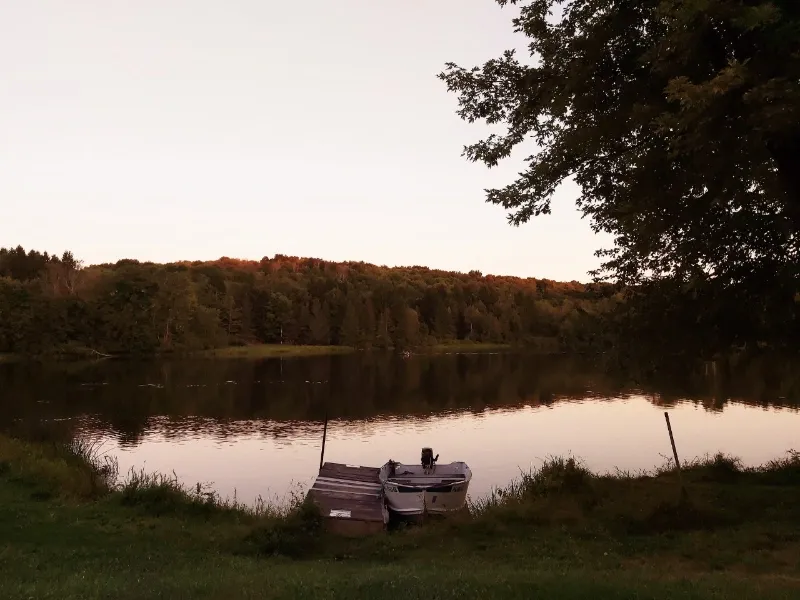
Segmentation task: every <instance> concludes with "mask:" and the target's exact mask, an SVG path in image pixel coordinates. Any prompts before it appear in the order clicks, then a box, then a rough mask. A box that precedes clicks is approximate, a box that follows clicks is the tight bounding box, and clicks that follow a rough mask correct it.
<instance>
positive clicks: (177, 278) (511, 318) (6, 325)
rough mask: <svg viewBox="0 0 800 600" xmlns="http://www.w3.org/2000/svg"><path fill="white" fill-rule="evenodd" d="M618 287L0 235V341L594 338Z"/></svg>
mask: <svg viewBox="0 0 800 600" xmlns="http://www.w3.org/2000/svg"><path fill="white" fill-rule="evenodd" d="M621 300H622V294H621V291H620V289H619V288H617V287H615V286H613V285H610V284H606V283H592V284H582V283H577V282H571V283H559V282H555V281H550V280H546V279H520V278H516V277H496V276H492V275H486V276H484V275H483V274H481V273H479V272H477V271H472V272H470V273H466V274H465V273H455V272H446V271H438V270H432V269H429V268H426V267H420V266H414V267H397V268H388V267H380V266H375V265H371V264H366V263H363V262H345V263H336V262H329V261H325V260H319V259H314V258H297V257H289V256H283V255H280V254H278V255H275V256H274V257H272V258H269V257H265V258H263V259H262V260H261V261H247V260H235V259H230V258H224V257H223V258H220V259H219V260H216V261H210V262H200V261H196V262H179V263H171V264H154V263H149V262H139V261H136V260H129V259H128V260H120V261H118V262H117V263H115V264H101V265H92V266H83V264H82V263H81V262H80V261H79V260H78V259H76V258H75V257H74V256H73V255H72V253H71V252H64V253H63V254H62V255H61V256H58V255H57V254H48V253H47V252H39V251H36V250H28V251H26V250H25V249H24V248H22V247H19V246H18V247H16V248H0V352H1V353H15V354H21V355H47V354H61V353H67V354H69V353H80V352H85V351H86V350H88V349H90V350H93V351H97V352H100V353H107V354H145V355H146V354H154V353H158V352H186V351H194V350H202V349H210V348H219V347H226V346H241V345H248V344H258V343H268V344H304V345H305V344H308V345H340V346H350V347H354V348H365V349H367V348H394V349H407V348H416V347H420V346H426V345H431V344H441V343H448V342H451V341H474V342H492V343H507V344H513V345H519V346H533V347H536V348H538V349H546V350H550V351H560V350H585V349H588V348H596V347H598V346H602V344H603V343H604V341H603V340H602V339H600V338H601V337H602V336H601V334H600V332H599V329H598V327H597V323H598V322H600V318H601V316H602V315H604V314H606V313H609V312H610V311H613V310H614V309H615V307H616V306H618V305H619V303H620V302H621Z"/></svg>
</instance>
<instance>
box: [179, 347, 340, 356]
mask: <svg viewBox="0 0 800 600" xmlns="http://www.w3.org/2000/svg"><path fill="white" fill-rule="evenodd" d="M351 352H354V349H353V348H351V347H349V346H296V345H292V344H254V345H252V346H231V347H228V348H217V349H214V350H204V351H203V352H199V353H196V354H195V356H206V357H214V358H270V357H274V356H284V357H295V356H329V355H332V354H349V353H351Z"/></svg>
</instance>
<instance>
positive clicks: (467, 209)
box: [0, 0, 611, 281]
mask: <svg viewBox="0 0 800 600" xmlns="http://www.w3.org/2000/svg"><path fill="white" fill-rule="evenodd" d="M514 14H515V12H514V10H513V8H512V9H509V8H505V9H501V8H500V7H499V6H498V5H497V4H496V3H495V2H494V1H493V0H468V1H464V0H437V1H436V2H430V1H428V0H407V1H405V2H393V3H390V2H375V1H368V0H338V1H337V2H331V1H330V0H307V1H306V2H265V1H263V0H229V1H227V2H217V1H212V0H191V1H190V0H185V1H179V0H139V1H137V2H120V1H108V0H82V1H81V2H66V1H63V0H62V1H59V0H26V1H25V2H4V3H2V4H0V73H2V82H0V163H2V165H3V168H2V174H0V198H2V202H3V206H4V207H5V210H4V211H3V218H2V219H0V246H9V245H14V246H16V245H18V244H22V245H23V246H25V247H30V248H35V249H38V250H41V251H45V250H47V251H50V252H53V251H56V252H61V251H63V250H64V249H70V250H72V251H73V253H74V254H75V255H76V256H77V257H79V258H82V259H83V260H84V261H85V262H86V263H98V262H112V261H116V260H118V259H121V258H138V259H140V260H152V261H157V262H166V261H173V260H210V259H215V258H219V257H220V256H229V257H235V258H245V259H255V260H258V259H260V258H261V257H263V256H272V255H274V254H276V253H279V254H287V255H296V256H310V257H317V258H323V259H327V260H337V261H340V260H356V261H361V260H363V261H366V262H370V263H376V264H386V265H389V266H395V265H426V266H430V267H433V268H441V269H448V270H457V271H469V270H472V269H477V270H481V271H483V272H484V273H495V274H503V275H518V276H523V277H546V278H550V279H556V280H573V279H575V280H579V281H587V280H589V277H588V276H587V271H589V270H590V269H592V268H595V267H596V266H597V264H598V259H597V258H595V257H594V255H593V252H594V250H596V249H598V248H600V247H607V246H609V245H610V243H611V240H610V238H608V237H607V236H596V235H594V234H593V232H592V231H591V228H590V226H589V222H588V220H586V219H581V215H580V213H579V212H578V211H577V209H576V207H575V197H576V194H577V191H576V188H575V187H574V186H573V185H570V184H567V185H565V186H563V189H561V190H560V191H559V193H558V195H557V197H556V200H555V202H554V204H553V214H552V215H549V216H545V217H541V218H538V219H535V220H534V221H533V222H532V223H530V224H528V225H525V226H522V227H520V228H514V227H511V226H509V225H508V224H507V221H506V216H505V211H504V210H503V209H502V208H501V207H497V206H492V205H489V204H486V203H485V202H484V191H483V190H484V189H485V188H487V187H495V186H501V185H504V184H507V183H510V182H511V181H512V180H513V179H514V177H515V176H516V174H517V173H518V172H519V171H520V170H521V169H522V166H523V159H524V157H525V154H526V153H525V151H524V150H525V149H523V150H521V151H520V152H518V153H517V155H515V156H512V157H511V159H509V161H508V162H507V163H505V164H502V165H500V166H499V167H497V168H496V169H491V170H489V169H487V168H486V167H485V166H483V165H479V164H471V163H469V162H467V161H466V159H464V158H463V157H462V156H461V151H462V148H463V146H464V145H465V144H469V143H472V142H474V141H476V140H477V139H479V138H481V137H482V136H484V135H485V134H486V133H487V129H486V128H485V127H484V126H482V125H469V124H467V123H464V122H462V121H461V120H460V119H459V118H458V117H457V116H456V114H455V110H456V108H457V98H456V96H455V95H453V94H449V93H448V92H447V91H446V88H445V86H444V83H443V82H441V81H439V80H438V79H436V74H437V73H439V72H441V71H442V69H443V67H444V63H445V62H447V61H453V62H456V63H458V64H461V65H462V66H473V65H476V64H481V63H483V62H484V61H485V60H487V59H489V58H493V57H495V56H498V55H499V54H500V53H501V52H502V51H503V50H505V49H507V48H512V47H516V48H524V46H525V40H524V38H522V37H520V36H519V35H518V34H514V33H513V30H512V26H511V22H510V21H511V18H512V17H513V16H514ZM530 149H531V148H530V147H529V148H527V150H528V151H530Z"/></svg>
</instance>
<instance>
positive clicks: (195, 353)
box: [0, 341, 538, 364]
mask: <svg viewBox="0 0 800 600" xmlns="http://www.w3.org/2000/svg"><path fill="white" fill-rule="evenodd" d="M514 350H518V351H533V352H536V351H538V350H537V348H536V347H534V346H530V347H529V346H514V345H512V344H502V343H490V342H462V341H459V342H449V343H442V344H433V345H431V346H418V347H416V348H409V349H408V352H409V353H410V354H411V355H432V354H454V353H469V352H475V353H479V352H501V351H514ZM364 352H400V351H398V350H395V349H393V348H386V349H378V348H368V349H365V348H354V347H352V346H334V345H326V346H317V345H310V344H252V345H249V346H225V347H221V348H210V349H207V350H192V351H186V352H183V351H178V352H156V353H153V354H141V355H136V354H111V355H108V354H103V353H100V352H97V351H95V350H93V349H89V348H86V349H81V350H78V351H76V350H72V351H68V352H63V351H61V352H59V351H54V352H53V353H52V354H40V355H32V356H25V355H21V354H16V353H3V354H0V364H3V363H12V362H69V361H77V360H86V359H93V360H100V359H119V360H126V359H142V358H144V359H170V358H221V359H225V358H251V359H256V358H302V357H308V356H338V355H344V354H355V353H364Z"/></svg>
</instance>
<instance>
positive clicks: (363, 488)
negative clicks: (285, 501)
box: [308, 462, 389, 536]
mask: <svg viewBox="0 0 800 600" xmlns="http://www.w3.org/2000/svg"><path fill="white" fill-rule="evenodd" d="M379 471H380V469H378V468H375V467H359V466H355V465H343V464H339V463H329V462H326V463H325V464H323V465H322V467H321V468H320V470H319V475H318V476H317V479H316V480H315V481H314V485H313V486H312V487H311V489H310V490H309V492H308V497H309V498H310V499H311V500H313V501H314V502H315V503H316V504H317V506H319V508H320V510H321V511H322V516H323V518H324V520H325V526H326V528H327V529H328V531H331V532H332V533H337V534H339V535H346V536H361V535H368V534H371V533H377V532H380V531H383V530H384V529H385V528H386V524H387V523H388V522H389V511H388V509H387V508H386V506H385V504H384V501H383V492H382V488H381V484H380V481H379V480H378V472H379Z"/></svg>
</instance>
